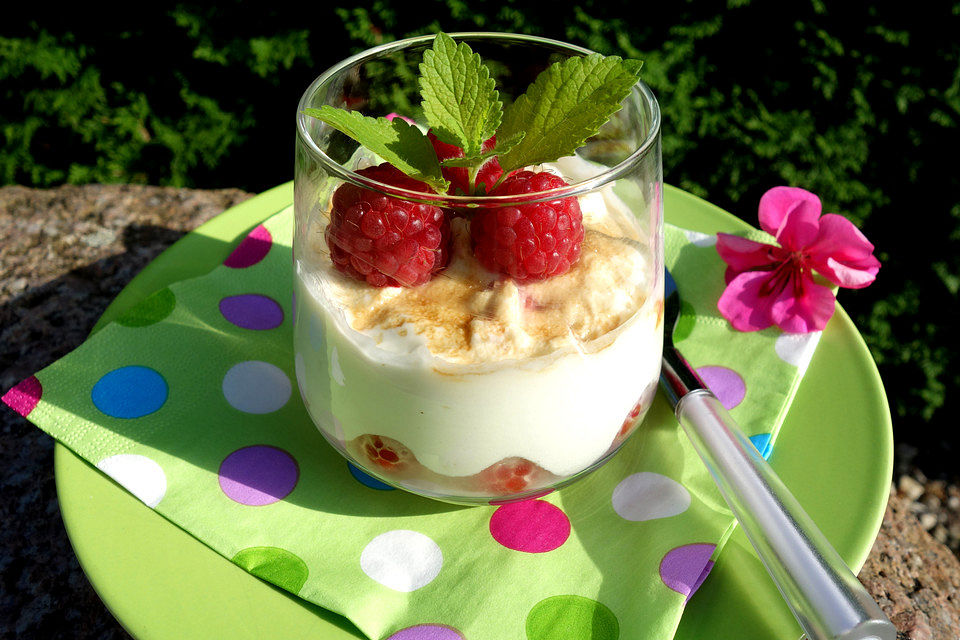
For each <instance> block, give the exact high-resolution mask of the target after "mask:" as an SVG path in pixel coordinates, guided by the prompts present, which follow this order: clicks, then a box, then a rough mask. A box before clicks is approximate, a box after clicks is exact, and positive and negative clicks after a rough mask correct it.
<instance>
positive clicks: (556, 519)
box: [490, 500, 570, 553]
mask: <svg viewBox="0 0 960 640" xmlns="http://www.w3.org/2000/svg"><path fill="white" fill-rule="evenodd" d="M490 534H491V535H492V536H493V539H494V540H496V541H497V542H499V543H500V544H502V545H503V546H505V547H506V548H508V549H513V550H514V551H525V552H527V553H545V552H547V551H553V550H554V549H556V548H557V547H559V546H560V545H562V544H563V543H564V542H566V541H567V538H568V537H570V519H569V518H567V514H565V513H564V512H563V511H561V510H560V508H559V507H556V506H554V505H552V504H550V503H549V502H544V501H543V500H526V501H524V502H514V503H512V504H505V505H503V506H502V507H498V508H497V510H496V511H494V512H493V515H492V516H491V517H490Z"/></svg>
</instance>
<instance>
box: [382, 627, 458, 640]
mask: <svg viewBox="0 0 960 640" xmlns="http://www.w3.org/2000/svg"><path fill="white" fill-rule="evenodd" d="M387 640H463V635H462V634H461V633H460V632H459V631H457V630H456V629H454V628H453V627H448V626H447V625H445V624H418V625H415V626H413V627H407V628H406V629H401V630H400V631H397V632H396V633H395V634H393V635H392V636H390V637H389V638H387Z"/></svg>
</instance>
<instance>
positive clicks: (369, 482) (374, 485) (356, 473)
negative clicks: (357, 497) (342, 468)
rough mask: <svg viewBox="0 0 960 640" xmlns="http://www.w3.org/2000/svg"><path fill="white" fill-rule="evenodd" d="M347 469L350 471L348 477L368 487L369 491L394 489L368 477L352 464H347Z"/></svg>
mask: <svg viewBox="0 0 960 640" xmlns="http://www.w3.org/2000/svg"><path fill="white" fill-rule="evenodd" d="M347 467H349V469H350V475H352V476H353V477H354V478H356V479H357V482H359V483H360V484H362V485H365V486H367V487H370V488H371V489H376V490H378V491H393V489H394V487H391V486H390V485H388V484H387V483H386V482H380V481H379V480H377V479H376V478H374V477H373V476H371V475H368V474H366V473H364V472H363V471H361V470H360V469H359V468H357V467H356V466H354V465H353V463H352V462H348V463H347Z"/></svg>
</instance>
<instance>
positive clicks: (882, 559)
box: [860, 483, 960, 640]
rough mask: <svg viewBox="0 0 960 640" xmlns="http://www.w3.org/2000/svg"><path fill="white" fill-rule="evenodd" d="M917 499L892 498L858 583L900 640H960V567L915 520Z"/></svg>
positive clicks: (955, 558)
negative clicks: (877, 604)
mask: <svg viewBox="0 0 960 640" xmlns="http://www.w3.org/2000/svg"><path fill="white" fill-rule="evenodd" d="M901 487H902V483H901ZM913 493H914V492H910V493H903V492H901V493H891V495H890V501H889V502H888V503H887V511H886V513H885V514H884V516H883V524H882V525H881V528H880V535H879V536H878V537H877V542H876V543H875V544H874V546H873V549H872V550H871V552H870V557H868V558H867V562H866V564H864V566H863V569H862V570H861V571H860V581H861V582H863V583H864V585H866V587H867V590H868V591H870V593H871V594H872V595H873V597H874V598H876V600H877V602H879V603H880V606H881V607H882V608H883V610H884V612H885V613H886V614H887V615H888V616H889V617H890V619H891V620H892V621H893V623H894V624H895V625H897V629H899V631H900V638H901V639H902V640H907V639H909V640H941V639H942V640H957V638H960V561H958V560H957V557H956V556H955V555H953V554H952V553H951V552H950V550H949V549H948V548H947V547H946V546H944V545H942V544H940V543H938V542H937V541H935V540H934V539H933V538H931V537H930V534H928V533H927V532H926V531H925V530H924V527H923V525H922V524H921V523H920V522H919V521H918V520H917V518H916V517H915V516H914V515H913V513H912V511H913V510H912V508H911V507H912V504H913V503H912V502H911V500H910V498H909V497H908V495H913Z"/></svg>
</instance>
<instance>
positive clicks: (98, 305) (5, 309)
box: [0, 185, 249, 639]
mask: <svg viewBox="0 0 960 640" xmlns="http://www.w3.org/2000/svg"><path fill="white" fill-rule="evenodd" d="M248 197H249V194H246V193H243V192H242V191H238V190H236V189H228V190H221V191H196V190H188V189H168V188H160V187H141V186H126V185H123V186H121V185H104V186H98V185H90V186H82V187H77V186H66V187H60V188H58V189H51V190H36V189H27V188H23V187H3V188H0V394H2V393H5V392H6V391H7V389H9V388H10V387H12V386H13V385H14V384H16V383H17V382H19V381H20V380H21V379H23V378H25V377H27V376H29V375H30V374H32V373H34V372H35V371H37V370H39V369H42V368H43V367H45V366H47V365H48V364H50V363H51V362H53V361H55V360H56V359H57V358H59V357H61V356H63V355H65V354H67V353H68V352H70V351H71V350H72V349H74V348H75V347H77V346H78V345H79V344H80V343H81V342H83V340H84V339H85V338H86V336H87V334H88V333H89V332H90V330H91V329H92V328H93V325H94V324H95V323H96V321H97V319H98V318H99V317H100V316H101V314H103V311H104V310H105V309H106V308H107V305H109V304H110V302H111V301H112V300H113V298H114V297H115V296H116V295H117V294H118V293H119V292H120V290H121V289H123V287H124V286H125V285H126V284H127V283H128V282H129V281H130V280H131V279H132V278H133V277H134V276H135V275H136V274H137V273H138V272H139V271H140V270H141V269H142V268H143V267H144V266H145V265H146V264H147V263H148V262H150V261H151V260H152V259H153V258H155V257H156V256H157V255H158V254H159V253H160V252H161V251H163V250H164V249H165V248H166V247H168V246H169V245H170V244H172V243H173V242H174V241H176V240H177V239H178V238H180V237H181V236H182V235H183V234H184V233H186V232H187V231H189V230H191V229H193V228H195V227H197V226H198V225H200V224H201V223H202V222H204V221H206V220H208V219H210V218H212V217H213V216H215V215H216V214H218V213H220V212H221V211H223V210H224V209H226V208H228V207H230V206H232V205H234V204H236V203H238V202H241V201H242V200H244V199H246V198H248ZM0 421H2V422H0V425H2V430H0V487H2V495H3V500H0V522H2V523H3V526H2V527H0V638H51V639H52V638H103V639H113V638H127V637H129V636H127V634H126V632H124V630H123V628H122V627H121V626H120V624H119V623H117V621H116V620H114V619H113V617H112V616H111V615H110V614H109V612H107V610H106V608H105V607H104V606H103V604H102V603H101V602H100V599H99V598H98V597H97V595H96V593H94V591H93V588H92V587H91V586H90V583H89V582H87V579H86V577H85V576H84V574H83V571H82V570H81V569H80V566H79V564H78V563H77V559H76V556H74V554H73V550H72V549H71V547H70V543H69V541H68V539H67V535H66V533H65V531H64V529H63V522H62V521H61V519H60V510H59V508H58V506H57V493H56V485H55V484H54V478H53V440H52V439H51V438H50V437H49V436H47V435H46V434H44V433H42V432H41V431H40V430H39V429H37V428H35V427H34V426H33V425H31V424H30V423H28V422H27V421H26V420H24V419H22V418H21V417H20V416H18V415H17V414H15V413H14V412H13V411H11V410H10V409H8V408H7V407H6V406H3V407H2V408H0Z"/></svg>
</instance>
